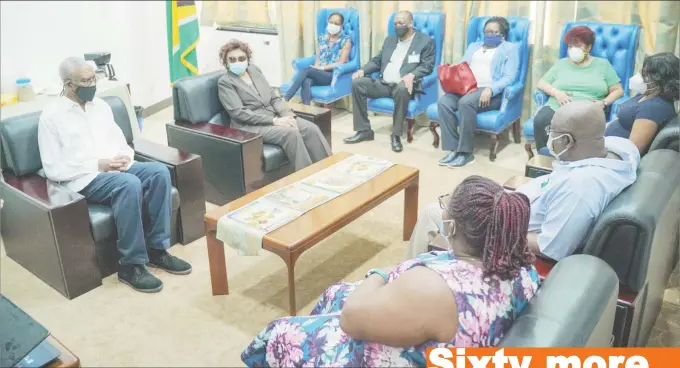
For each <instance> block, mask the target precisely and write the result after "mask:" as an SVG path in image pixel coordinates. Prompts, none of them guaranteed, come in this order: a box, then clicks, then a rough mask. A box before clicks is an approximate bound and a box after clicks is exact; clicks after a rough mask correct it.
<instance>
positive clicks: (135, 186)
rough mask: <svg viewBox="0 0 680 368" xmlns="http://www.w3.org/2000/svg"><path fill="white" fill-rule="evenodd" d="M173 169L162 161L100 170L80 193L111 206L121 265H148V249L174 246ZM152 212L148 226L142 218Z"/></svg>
mask: <svg viewBox="0 0 680 368" xmlns="http://www.w3.org/2000/svg"><path fill="white" fill-rule="evenodd" d="M171 189H172V183H171V181H170V171H169V170H168V168H167V167H165V165H163V164H161V163H158V162H135V163H134V164H133V165H132V166H131V167H130V169H129V170H128V171H127V172H106V173H100V174H99V175H97V177H96V178H95V179H94V180H93V181H92V182H91V183H90V184H88V185H87V186H86V187H85V189H83V190H81V191H80V193H81V194H82V195H83V196H85V199H87V201H88V202H90V203H96V204H101V205H105V206H111V209H112V210H113V218H114V219H115V221H116V229H117V230H118V250H119V251H120V253H121V255H122V257H121V259H120V263H121V264H146V263H148V262H149V257H148V254H147V251H146V248H147V247H149V248H155V249H167V248H169V247H170V216H171V212H172V197H171ZM142 213H145V214H148V217H149V220H150V221H149V222H148V227H147V228H145V226H144V222H143V221H142Z"/></svg>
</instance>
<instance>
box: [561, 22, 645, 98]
mask: <svg viewBox="0 0 680 368" xmlns="http://www.w3.org/2000/svg"><path fill="white" fill-rule="evenodd" d="M577 26H586V27H588V28H590V29H592V30H593V32H595V44H593V48H592V49H591V50H590V54H591V55H593V56H597V57H600V58H603V59H607V60H609V63H611V64H612V66H613V67H614V70H616V74H617V75H618V76H619V78H621V86H623V91H624V93H625V95H626V96H627V95H628V80H629V79H630V78H631V77H632V76H633V70H634V68H635V53H636V51H637V46H638V36H639V33H640V27H639V26H637V25H632V24H614V23H600V22H570V23H567V24H565V25H564V30H563V31H562V35H561V36H560V37H561V39H560V58H564V57H567V44H565V43H564V35H566V34H567V31H569V30H570V29H571V28H573V27H577Z"/></svg>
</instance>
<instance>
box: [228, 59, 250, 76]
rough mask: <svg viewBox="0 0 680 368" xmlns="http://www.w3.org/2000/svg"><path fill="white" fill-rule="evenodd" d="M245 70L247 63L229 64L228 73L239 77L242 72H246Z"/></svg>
mask: <svg viewBox="0 0 680 368" xmlns="http://www.w3.org/2000/svg"><path fill="white" fill-rule="evenodd" d="M246 68H248V62H247V61H243V62H239V63H229V71H230V72H232V73H234V74H236V75H241V74H243V72H245V71H246Z"/></svg>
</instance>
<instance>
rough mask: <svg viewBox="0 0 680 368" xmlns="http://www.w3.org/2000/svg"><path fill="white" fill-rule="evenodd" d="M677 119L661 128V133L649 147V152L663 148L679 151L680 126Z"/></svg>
mask: <svg viewBox="0 0 680 368" xmlns="http://www.w3.org/2000/svg"><path fill="white" fill-rule="evenodd" d="M678 122H679V120H678V118H677V117H676V118H675V119H674V120H672V121H670V122H668V123H667V124H666V126H664V127H663V128H661V130H660V131H659V133H657V134H656V137H654V141H652V144H651V145H650V146H649V151H654V150H658V149H662V148H666V149H673V150H676V151H677V150H678V149H679V147H678V141H680V124H679V123H678Z"/></svg>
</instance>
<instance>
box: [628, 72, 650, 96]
mask: <svg viewBox="0 0 680 368" xmlns="http://www.w3.org/2000/svg"><path fill="white" fill-rule="evenodd" d="M628 88H629V89H630V95H631V96H635V95H638V94H640V95H642V94H644V93H645V92H646V91H647V83H645V81H644V79H642V74H640V73H637V74H635V75H634V76H633V77H632V78H630V80H629V81H628Z"/></svg>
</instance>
